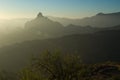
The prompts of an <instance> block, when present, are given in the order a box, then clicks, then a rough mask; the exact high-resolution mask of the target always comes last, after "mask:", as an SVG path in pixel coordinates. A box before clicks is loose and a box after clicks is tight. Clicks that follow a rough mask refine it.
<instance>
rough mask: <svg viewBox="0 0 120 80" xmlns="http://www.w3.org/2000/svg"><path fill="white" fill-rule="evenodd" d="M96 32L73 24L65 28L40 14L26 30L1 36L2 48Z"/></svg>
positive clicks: (16, 30)
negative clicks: (38, 40)
mask: <svg viewBox="0 0 120 80" xmlns="http://www.w3.org/2000/svg"><path fill="white" fill-rule="evenodd" d="M96 30H98V29H97V28H93V27H91V26H84V27H83V26H77V25H73V24H69V25H68V26H63V25H62V24H61V23H59V22H56V21H53V20H50V19H49V18H47V17H45V16H43V14H42V13H39V14H38V15H37V17H36V18H35V19H33V20H31V21H28V22H27V23H26V24H25V26H24V28H18V29H15V30H14V31H12V32H9V31H8V32H9V33H7V34H5V35H4V36H3V37H2V36H1V39H0V40H1V41H0V44H1V45H0V46H3V45H8V44H13V43H17V42H23V41H29V40H36V39H48V38H55V37H61V36H65V35H71V34H81V33H82V34H83V33H93V32H95V31H96Z"/></svg>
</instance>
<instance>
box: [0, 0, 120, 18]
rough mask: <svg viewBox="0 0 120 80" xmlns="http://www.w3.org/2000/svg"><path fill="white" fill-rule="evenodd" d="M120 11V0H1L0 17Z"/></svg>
mask: <svg viewBox="0 0 120 80" xmlns="http://www.w3.org/2000/svg"><path fill="white" fill-rule="evenodd" d="M119 11H120V0H0V18H22V17H25V18H27V17H30V18H31V17H35V16H36V14H37V13H38V12H42V13H43V14H44V15H47V16H58V17H71V18H82V17H85V16H86V17H87V16H92V15H95V14H96V13H99V12H104V13H112V12H119Z"/></svg>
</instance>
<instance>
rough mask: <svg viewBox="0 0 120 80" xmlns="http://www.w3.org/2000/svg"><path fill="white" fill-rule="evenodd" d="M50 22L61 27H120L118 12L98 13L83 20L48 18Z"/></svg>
mask: <svg viewBox="0 0 120 80" xmlns="http://www.w3.org/2000/svg"><path fill="white" fill-rule="evenodd" d="M49 18H50V19H51V20H55V21H58V22H60V23H62V24H63V25H69V24H74V25H81V26H87V25H90V26H92V27H110V26H116V25H120V23H119V22H120V12H116V13H107V14H105V13H98V14H96V15H95V16H92V17H86V18H83V19H67V18H58V17H49Z"/></svg>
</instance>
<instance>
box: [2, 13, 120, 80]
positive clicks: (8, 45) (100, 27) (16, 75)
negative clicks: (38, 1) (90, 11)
mask: <svg viewBox="0 0 120 80" xmlns="http://www.w3.org/2000/svg"><path fill="white" fill-rule="evenodd" d="M119 22H120V12H117V13H108V14H104V13H98V14H96V15H94V16H91V17H88V18H83V19H68V18H59V17H47V16H44V15H43V14H42V13H41V12H40V13H38V15H37V16H36V18H34V19H28V18H26V19H15V20H6V22H4V23H3V22H1V25H0V26H4V27H0V28H1V29H0V80H119V79H120V54H119V53H120V23H119ZM10 26H11V27H10Z"/></svg>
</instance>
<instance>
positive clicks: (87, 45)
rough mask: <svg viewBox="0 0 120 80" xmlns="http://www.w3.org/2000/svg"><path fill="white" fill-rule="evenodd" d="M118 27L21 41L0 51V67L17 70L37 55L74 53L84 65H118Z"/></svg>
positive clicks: (119, 47)
mask: <svg viewBox="0 0 120 80" xmlns="http://www.w3.org/2000/svg"><path fill="white" fill-rule="evenodd" d="M118 27H120V26H117V27H116V28H114V29H112V28H109V29H104V30H101V31H97V32H94V33H86V34H76V35H75V34H74V35H69V36H64V37H59V38H51V39H44V40H32V41H25V42H22V43H19V44H18V43H17V44H13V45H10V46H6V47H3V48H0V59H1V60H0V67H1V69H6V70H18V69H20V68H21V67H24V66H25V65H26V64H27V63H29V60H30V58H31V57H32V56H33V55H39V54H40V53H41V52H43V51H45V50H49V51H55V50H60V51H61V52H63V53H73V54H74V53H78V54H80V56H81V59H82V61H83V62H85V63H99V62H104V61H115V62H116V61H117V62H119V61H120V54H119V53H120V29H117V28H118ZM3 61H4V62H3Z"/></svg>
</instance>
